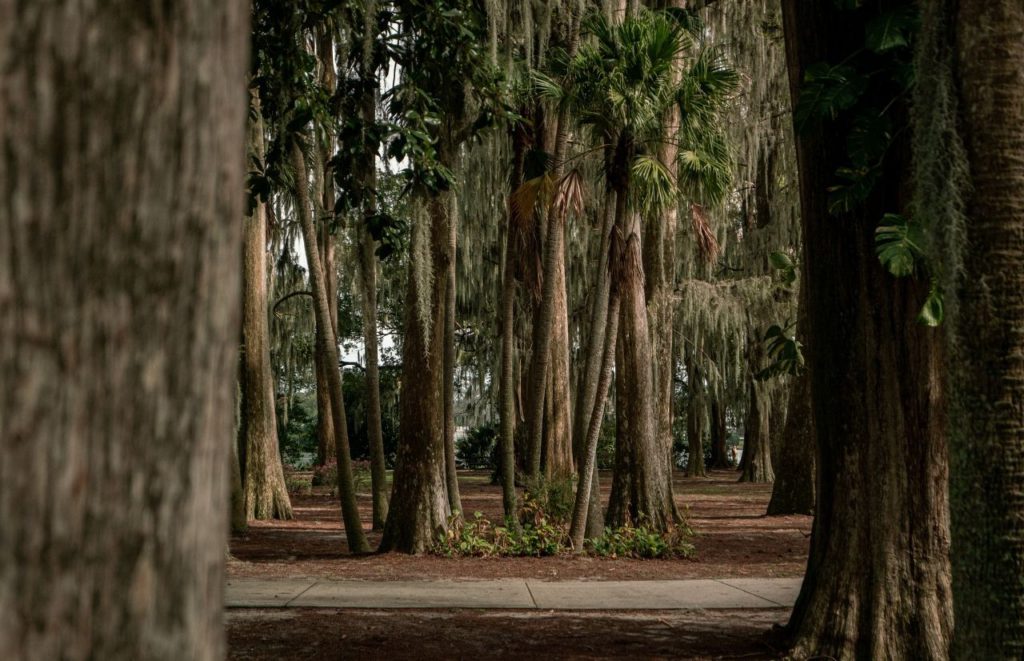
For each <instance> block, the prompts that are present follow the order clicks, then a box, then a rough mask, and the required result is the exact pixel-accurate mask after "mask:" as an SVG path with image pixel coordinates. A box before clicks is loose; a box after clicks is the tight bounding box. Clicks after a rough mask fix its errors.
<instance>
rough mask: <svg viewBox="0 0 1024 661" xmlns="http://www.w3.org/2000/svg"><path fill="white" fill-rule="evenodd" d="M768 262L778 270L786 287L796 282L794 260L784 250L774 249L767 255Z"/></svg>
mask: <svg viewBox="0 0 1024 661" xmlns="http://www.w3.org/2000/svg"><path fill="white" fill-rule="evenodd" d="M768 263H769V264H771V267H772V268H773V269H775V270H776V271H778V272H779V275H780V276H781V277H782V284H784V285H785V286H787V287H790V286H792V285H793V284H794V283H795V282H796V277H797V273H796V262H795V261H793V258H792V257H790V256H789V255H787V254H786V253H784V252H779V251H775V252H772V253H770V254H769V255H768Z"/></svg>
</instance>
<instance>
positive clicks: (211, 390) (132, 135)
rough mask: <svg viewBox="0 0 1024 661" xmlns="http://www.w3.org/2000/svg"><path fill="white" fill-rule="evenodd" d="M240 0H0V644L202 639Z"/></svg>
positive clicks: (85, 654)
mask: <svg viewBox="0 0 1024 661" xmlns="http://www.w3.org/2000/svg"><path fill="white" fill-rule="evenodd" d="M247 14H248V6H247V5H246V4H245V3H241V2H207V1H204V0H182V1H181V2H178V3H173V4H167V3H155V2H111V3H105V4H104V5H102V6H100V5H97V4H89V3H84V4H67V3H58V4H54V3H35V2H14V1H11V0H4V1H3V2H0V191H2V194H0V372H2V374H3V378H2V379H0V439H2V442H0V613H2V614H3V615H2V616H0V649H2V650H3V655H4V658H7V659H139V658H147V659H220V658H223V656H224V653H225V646H224V629H223V620H222V613H221V604H222V600H223V581H224V558H225V554H224V539H225V533H226V531H227V525H228V521H227V514H228V500H227V499H228V479H229V475H228V457H229V454H230V448H229V443H230V442H232V441H233V440H234V434H233V427H234V411H235V405H234V398H235V395H236V386H235V377H236V375H237V374H238V370H237V360H238V354H237V344H238V337H239V325H240V323H241V311H240V308H239V304H240V291H241V289H240V288H241V279H240V271H239V268H238V267H239V261H240V256H241V230H242V228H241V224H240V222H239V221H238V219H239V218H241V217H242V215H243V214H244V210H243V208H242V204H241V203H242V199H243V198H242V195H241V191H242V188H243V172H244V165H243V155H244V147H245V116H246V107H247V103H246V95H245V86H244V85H245V71H246V65H247V64H248V58H247V57H246V48H247V47H246V34H247V27H248V17H247Z"/></svg>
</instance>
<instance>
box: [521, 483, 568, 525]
mask: <svg viewBox="0 0 1024 661" xmlns="http://www.w3.org/2000/svg"><path fill="white" fill-rule="evenodd" d="M575 501H576V481H575V479H574V478H572V477H571V476H566V477H563V478H551V479H548V478H545V477H541V478H539V479H538V480H537V481H535V482H532V483H531V484H529V485H527V488H526V492H525V493H524V494H523V506H522V510H521V511H520V519H522V518H523V517H524V515H525V516H526V518H528V519H533V518H534V513H535V512H540V513H541V514H542V515H543V516H544V517H545V518H548V519H550V520H552V521H554V522H556V523H568V522H569V520H570V519H571V518H572V508H573V505H574V504H575ZM524 523H525V521H524Z"/></svg>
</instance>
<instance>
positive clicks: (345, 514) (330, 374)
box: [291, 139, 369, 553]
mask: <svg viewBox="0 0 1024 661" xmlns="http://www.w3.org/2000/svg"><path fill="white" fill-rule="evenodd" d="M291 156H292V167H293V168H294V172H295V182H296V183H295V198H296V201H297V205H296V206H297V207H298V209H297V212H298V215H299V223H300V225H301V226H302V238H303V242H304V243H305V244H306V261H307V263H308V264H309V280H310V286H311V288H312V290H313V309H314V313H315V315H316V324H317V326H318V327H320V328H322V329H323V332H322V333H317V336H316V337H317V351H320V352H321V353H323V354H324V355H325V356H327V359H328V360H327V362H328V363H329V364H330V365H332V366H333V369H328V370H327V385H328V392H329V393H330V395H331V415H332V416H333V417H334V429H335V431H336V432H337V436H336V438H335V441H336V446H335V447H336V449H337V456H338V498H339V499H340V501H341V514H342V518H343V519H344V522H345V536H346V538H347V539H348V548H349V550H350V551H351V552H352V553H364V552H366V551H368V550H369V545H368V544H367V543H366V533H364V532H363V523H362V521H361V520H360V519H359V507H358V505H357V503H356V490H355V482H354V481H353V479H352V454H351V451H350V450H349V444H348V423H347V422H346V420H345V395H344V390H343V389H342V382H341V369H340V363H339V359H338V341H337V338H336V337H335V335H334V325H333V324H332V323H331V306H330V303H329V301H328V299H327V288H328V287H327V276H326V275H325V274H324V270H323V265H322V264H321V263H320V259H319V248H318V245H317V236H316V227H315V226H314V225H313V215H312V210H311V209H310V205H309V188H308V184H307V182H308V180H309V179H308V177H309V171H308V170H307V169H306V161H305V158H303V155H302V149H301V148H300V146H299V144H298V143H297V142H296V141H295V139H293V141H292V145H291Z"/></svg>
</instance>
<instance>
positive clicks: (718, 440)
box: [710, 397, 733, 469]
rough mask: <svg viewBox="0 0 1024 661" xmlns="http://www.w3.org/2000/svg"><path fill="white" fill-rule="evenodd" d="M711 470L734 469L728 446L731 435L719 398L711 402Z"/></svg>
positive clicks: (723, 407)
mask: <svg viewBox="0 0 1024 661" xmlns="http://www.w3.org/2000/svg"><path fill="white" fill-rule="evenodd" d="M710 427H711V468H713V469H728V468H733V465H732V461H730V459H729V448H728V446H727V444H726V440H727V437H728V435H729V433H728V429H727V427H726V425H725V406H723V405H722V402H721V400H720V399H718V397H715V398H714V399H712V400H711V423H710Z"/></svg>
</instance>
